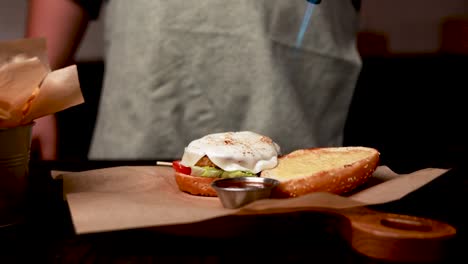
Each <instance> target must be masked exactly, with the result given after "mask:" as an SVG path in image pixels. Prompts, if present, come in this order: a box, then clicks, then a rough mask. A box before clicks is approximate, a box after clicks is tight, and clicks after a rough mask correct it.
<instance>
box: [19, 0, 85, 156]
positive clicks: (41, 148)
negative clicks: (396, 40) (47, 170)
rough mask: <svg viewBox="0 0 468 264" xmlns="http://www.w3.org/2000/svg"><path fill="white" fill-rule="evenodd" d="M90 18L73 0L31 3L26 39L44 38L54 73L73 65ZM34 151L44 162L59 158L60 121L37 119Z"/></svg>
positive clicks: (29, 3) (40, 0)
mask: <svg viewBox="0 0 468 264" xmlns="http://www.w3.org/2000/svg"><path fill="white" fill-rule="evenodd" d="M88 22H89V16H88V14H87V13H86V12H85V11H84V9H83V8H81V7H80V6H79V5H78V4H76V3H75V2H73V1H72V0H30V1H29V2H28V13H27V18H26V29H25V37H43V38H45V39H46V41H47V42H46V43H47V53H48V59H49V64H50V67H51V69H52V70H54V69H59V68H62V67H64V66H67V65H70V64H73V57H74V55H75V52H76V50H77V49H78V47H79V43H80V41H81V39H82V37H83V35H84V32H85V30H86V27H87V25H88ZM35 122H36V124H35V126H34V127H33V144H32V146H33V149H32V150H31V151H32V152H37V153H38V156H39V157H40V159H44V160H54V159H57V146H58V145H57V120H56V117H55V115H49V116H45V117H42V118H38V119H36V120H35Z"/></svg>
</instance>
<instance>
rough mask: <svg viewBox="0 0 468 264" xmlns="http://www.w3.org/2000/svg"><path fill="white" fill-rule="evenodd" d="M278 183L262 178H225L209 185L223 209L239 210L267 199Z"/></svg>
mask: <svg viewBox="0 0 468 264" xmlns="http://www.w3.org/2000/svg"><path fill="white" fill-rule="evenodd" d="M278 184H279V181H277V180H275V179H270V178H263V177H237V178H226V179H221V180H217V181H214V182H213V183H211V186H212V187H213V189H215V191H216V193H217V194H218V197H219V199H220V200H221V203H222V205H223V206H224V207H225V208H230V209H234V208H239V207H242V206H244V205H246V204H249V203H251V202H253V201H256V200H259V199H266V198H269V197H270V195H271V191H272V190H273V188H275V187H276V186H277V185H278Z"/></svg>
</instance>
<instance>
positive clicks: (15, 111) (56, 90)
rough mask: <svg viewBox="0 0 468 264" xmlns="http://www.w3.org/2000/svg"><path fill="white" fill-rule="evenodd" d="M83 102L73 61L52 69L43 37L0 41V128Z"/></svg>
mask: <svg viewBox="0 0 468 264" xmlns="http://www.w3.org/2000/svg"><path fill="white" fill-rule="evenodd" d="M83 102H84V98H83V95H82V93H81V88H80V83H79V78H78V71H77V68H76V65H70V66H68V67H65V68H62V69H57V70H54V71H52V70H51V69H50V67H49V63H48V60H47V51H46V40H45V39H44V38H25V39H17V40H9V41H3V42H0V128H8V127H15V126H19V125H23V124H28V123H30V122H31V121H33V120H35V119H37V118H39V117H42V116H45V115H49V114H53V113H56V112H59V111H62V110H64V109H66V108H69V107H72V106H75V105H78V104H81V103H83Z"/></svg>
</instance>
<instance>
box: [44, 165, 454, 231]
mask: <svg viewBox="0 0 468 264" xmlns="http://www.w3.org/2000/svg"><path fill="white" fill-rule="evenodd" d="M447 171H448V169H438V168H428V169H423V170H419V171H415V172H414V173H410V174H401V175H399V174H397V173H395V172H393V171H392V170H391V169H390V168H388V167H386V166H380V167H378V168H377V170H376V171H375V173H374V175H373V178H372V181H369V182H373V183H374V184H373V185H372V186H368V187H366V188H364V189H363V190H360V191H359V192H356V193H354V194H352V195H350V196H348V197H344V196H339V195H334V194H329V193H311V194H308V195H304V196H301V197H297V198H289V199H265V200H259V201H255V202H253V203H251V204H248V205H246V206H244V207H242V208H239V209H225V208H223V206H222V205H221V202H220V201H219V199H218V198H217V197H200V196H193V195H189V194H186V193H183V192H181V191H179V189H178V188H177V184H176V182H175V179H174V176H173V170H172V168H168V167H161V166H123V167H110V168H104V169H97V170H90V171H83V172H63V171H55V172H53V173H52V175H53V177H54V178H56V179H62V180H63V189H64V198H65V199H66V200H67V202H68V205H69V208H70V212H71V217H72V221H73V225H74V228H75V232H76V233H77V234H85V233H94V232H105V231H114V230H123V229H132V228H142V227H161V226H162V227H164V226H171V225H179V224H190V223H197V222H200V221H204V220H209V219H215V218H219V217H223V216H229V215H234V214H238V213H240V212H242V213H243V214H257V213H261V212H262V211H263V210H268V209H279V211H281V210H284V211H288V212H291V211H294V210H298V211H300V210H305V208H307V207H324V208H335V209H344V208H350V207H356V206H364V205H372V204H380V203H386V202H390V201H394V200H397V199H400V198H402V197H403V196H405V195H407V194H409V193H411V192H412V191H414V190H416V189H418V188H420V187H421V186H423V185H425V184H427V183H429V182H430V181H432V180H433V179H435V178H437V177H438V176H440V175H442V174H444V173H445V172H447ZM276 211H277V212H278V210H276Z"/></svg>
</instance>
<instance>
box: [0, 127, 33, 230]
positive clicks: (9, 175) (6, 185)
mask: <svg viewBox="0 0 468 264" xmlns="http://www.w3.org/2000/svg"><path fill="white" fill-rule="evenodd" d="M33 125H34V123H30V124H27V125H23V126H18V127H13V128H0V227H2V226H8V225H12V224H16V223H18V222H21V221H22V220H23V218H24V210H25V208H24V207H25V202H26V196H27V189H28V176H29V159H30V148H31V136H32V127H33Z"/></svg>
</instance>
